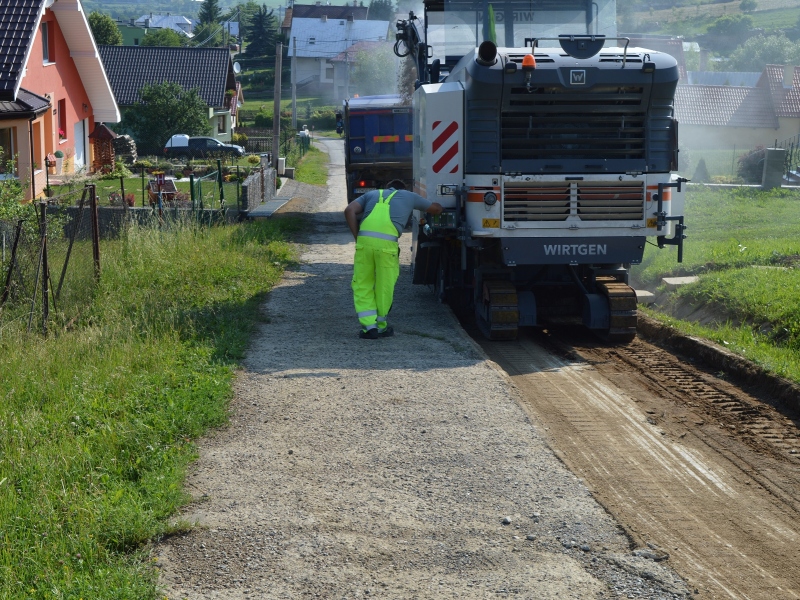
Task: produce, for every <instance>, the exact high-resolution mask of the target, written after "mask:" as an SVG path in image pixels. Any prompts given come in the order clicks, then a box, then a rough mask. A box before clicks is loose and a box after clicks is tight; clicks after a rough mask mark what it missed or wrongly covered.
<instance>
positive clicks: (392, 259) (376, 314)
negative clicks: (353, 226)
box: [351, 190, 400, 332]
mask: <svg viewBox="0 0 800 600" xmlns="http://www.w3.org/2000/svg"><path fill="white" fill-rule="evenodd" d="M395 193H396V192H392V193H391V194H390V195H389V197H387V198H386V199H384V198H383V190H380V199H379V201H378V203H377V204H376V205H375V207H374V208H373V209H372V212H370V213H369V215H367V218H365V219H364V220H363V221H362V223H361V227H360V228H359V231H358V239H357V240H356V255H355V259H354V260H353V281H352V284H351V287H352V288H353V302H354V304H355V308H356V314H357V316H358V320H359V322H360V323H361V328H362V330H363V331H369V330H370V329H375V328H377V329H378V331H379V332H380V331H382V330H384V329H386V325H387V323H386V317H387V315H388V314H389V310H391V308H392V298H393V297H394V286H395V283H397V278H398V276H399V275H400V253H399V248H398V246H397V239H398V237H399V236H398V235H397V228H396V227H395V226H394V224H393V223H392V220H391V218H390V217H389V202H390V200H391V199H392V196H394V195H395Z"/></svg>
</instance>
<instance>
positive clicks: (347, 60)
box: [344, 50, 350, 98]
mask: <svg viewBox="0 0 800 600" xmlns="http://www.w3.org/2000/svg"><path fill="white" fill-rule="evenodd" d="M344 97H345V98H350V53H349V52H348V51H347V50H345V51H344Z"/></svg>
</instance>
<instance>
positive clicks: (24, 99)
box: [0, 0, 120, 198]
mask: <svg viewBox="0 0 800 600" xmlns="http://www.w3.org/2000/svg"><path fill="white" fill-rule="evenodd" d="M0 54H1V55H2V60H0V62H2V64H3V69H2V70H0V146H2V147H3V156H2V158H3V161H2V163H3V166H2V170H3V171H5V170H6V168H5V166H6V162H7V161H8V160H9V159H11V158H15V159H16V166H15V167H14V169H12V172H9V173H3V175H2V176H4V177H19V178H20V179H21V180H23V181H25V182H26V183H28V189H27V190H26V197H27V198H36V197H38V196H40V195H41V194H42V193H43V191H44V188H45V186H46V181H47V175H48V174H47V172H46V171H45V169H46V168H47V167H46V159H47V157H48V155H51V154H54V153H55V152H56V151H57V150H61V151H62V152H63V153H64V154H65V155H66V159H67V160H66V161H65V163H64V168H65V169H66V170H67V171H68V172H73V171H81V170H83V169H86V168H87V166H88V165H91V162H92V157H91V153H92V150H91V146H90V144H89V134H91V133H92V132H93V131H94V128H95V125H96V124H97V123H100V122H107V123H116V122H118V121H119V120H120V115H119V109H118V108H117V104H116V102H115V101H114V95H113V93H112V91H111V86H110V85H109V82H108V79H107V77H106V73H105V71H104V70H103V64H102V62H101V61H100V58H99V57H98V55H97V46H96V45H95V42H94V38H93V37H92V34H91V30H90V29H89V23H88V21H87V18H86V14H85V13H84V11H83V7H82V6H81V3H80V1H79V0H59V1H58V2H55V1H54V0H0Z"/></svg>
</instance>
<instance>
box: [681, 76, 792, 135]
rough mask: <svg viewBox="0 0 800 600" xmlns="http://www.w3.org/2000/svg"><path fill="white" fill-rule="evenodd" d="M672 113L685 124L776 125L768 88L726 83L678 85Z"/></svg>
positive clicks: (774, 127)
mask: <svg viewBox="0 0 800 600" xmlns="http://www.w3.org/2000/svg"><path fill="white" fill-rule="evenodd" d="M675 113H676V116H677V118H678V121H679V122H680V123H681V124H686V125H724V126H728V127H762V128H772V129H777V128H778V118H777V116H776V114H775V110H774V108H773V104H772V99H771V96H770V93H769V90H767V89H765V88H763V87H754V88H747V87H734V86H730V85H679V86H678V89H677V90H676V92H675Z"/></svg>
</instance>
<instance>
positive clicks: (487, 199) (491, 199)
mask: <svg viewBox="0 0 800 600" xmlns="http://www.w3.org/2000/svg"><path fill="white" fill-rule="evenodd" d="M483 202H484V204H486V206H494V205H495V204H497V194H495V193H494V192H486V193H485V194H484V195H483Z"/></svg>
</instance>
